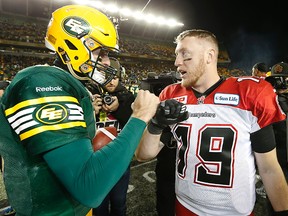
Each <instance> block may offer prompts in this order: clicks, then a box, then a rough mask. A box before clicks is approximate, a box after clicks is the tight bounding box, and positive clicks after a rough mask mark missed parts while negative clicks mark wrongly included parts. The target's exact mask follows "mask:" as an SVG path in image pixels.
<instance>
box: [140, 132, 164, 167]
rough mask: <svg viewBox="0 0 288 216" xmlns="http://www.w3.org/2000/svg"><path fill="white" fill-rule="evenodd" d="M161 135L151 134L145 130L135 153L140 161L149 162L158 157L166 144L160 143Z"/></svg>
mask: <svg viewBox="0 0 288 216" xmlns="http://www.w3.org/2000/svg"><path fill="white" fill-rule="evenodd" d="M160 137H161V134H159V135H154V134H150V133H149V132H148V130H147V129H145V131H144V133H143V136H142V139H141V141H140V144H139V145H138V147H137V149H136V151H135V157H136V159H137V160H138V161H147V160H150V159H153V158H155V157H156V156H157V154H158V153H159V152H160V150H161V149H162V148H163V146H164V144H163V143H162V142H161V141H160Z"/></svg>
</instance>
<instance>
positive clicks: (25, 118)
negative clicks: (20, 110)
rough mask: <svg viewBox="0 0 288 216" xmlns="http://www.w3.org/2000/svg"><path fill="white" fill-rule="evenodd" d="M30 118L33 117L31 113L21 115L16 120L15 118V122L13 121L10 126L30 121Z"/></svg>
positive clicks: (13, 126) (14, 126)
mask: <svg viewBox="0 0 288 216" xmlns="http://www.w3.org/2000/svg"><path fill="white" fill-rule="evenodd" d="M32 119H33V117H32V114H30V115H27V116H23V117H21V118H19V119H18V120H16V121H15V122H13V124H11V127H12V128H13V129H15V128H17V127H18V126H19V125H21V124H23V123H24V122H27V121H31V120H32Z"/></svg>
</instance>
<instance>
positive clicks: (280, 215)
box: [272, 210, 288, 216]
mask: <svg viewBox="0 0 288 216" xmlns="http://www.w3.org/2000/svg"><path fill="white" fill-rule="evenodd" d="M272 215H273V216H288V210H284V211H277V212H275V211H274V212H273V214H272Z"/></svg>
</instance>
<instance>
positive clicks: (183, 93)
mask: <svg viewBox="0 0 288 216" xmlns="http://www.w3.org/2000/svg"><path fill="white" fill-rule="evenodd" d="M170 98H174V99H176V100H178V101H180V102H182V103H184V104H186V106H187V110H188V112H189V118H188V119H187V120H186V121H183V122H181V123H179V124H176V125H173V126H172V133H173V135H174V138H175V139H176V140H177V142H178V151H177V159H176V160H177V161H176V195H177V199H178V201H179V202H180V203H181V204H182V205H183V206H184V207H186V208H187V209H189V210H190V211H191V212H194V213H195V214H198V215H201V216H202V215H214V216H215V215H221V216H222V215H231V216H232V215H233V216H237V215H249V214H250V213H251V212H252V211H253V208H254V205H255V199H256V195H255V172H256V169H255V161H254V160H255V159H254V154H253V151H252V146H251V141H250V134H251V133H253V132H256V131H258V130H259V129H261V128H263V127H265V126H268V125H270V124H271V123H273V122H276V121H280V120H284V119H285V114H284V113H283V111H282V110H281V108H280V106H279V104H278V102H277V95H276V94H275V92H274V91H273V88H272V86H271V85H270V84H269V83H268V82H266V81H265V80H263V79H257V78H253V77H242V78H234V77H233V78H232V77H231V78H228V79H226V80H225V81H223V82H222V83H221V84H220V85H219V86H218V87H217V88H216V89H214V91H212V92H211V93H210V94H209V95H202V96H201V97H199V98H198V99H197V98H196V97H195V94H194V92H193V90H192V89H191V88H184V87H182V86H181V84H172V85H170V86H167V87H166V88H165V89H164V90H163V91H162V92H161V94H160V99H161V100H166V99H170ZM261 144H262V143H259V144H257V145H261Z"/></svg>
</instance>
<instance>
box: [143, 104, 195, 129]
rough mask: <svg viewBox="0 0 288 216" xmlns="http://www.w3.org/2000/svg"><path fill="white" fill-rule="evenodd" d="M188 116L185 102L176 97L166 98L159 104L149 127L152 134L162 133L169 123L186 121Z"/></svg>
mask: <svg viewBox="0 0 288 216" xmlns="http://www.w3.org/2000/svg"><path fill="white" fill-rule="evenodd" d="M188 117H189V113H188V111H187V107H186V105H185V104H183V103H181V102H179V101H177V100H175V99H169V100H165V101H162V102H161V103H160V104H159V106H158V108H157V111H156V114H155V116H154V117H153V118H152V119H151V121H150V122H149V124H148V128H147V129H148V131H149V132H150V133H151V134H161V133H162V131H163V129H164V128H166V127H167V126H168V125H172V124H176V123H178V122H181V121H184V120H186V119H188Z"/></svg>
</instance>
